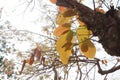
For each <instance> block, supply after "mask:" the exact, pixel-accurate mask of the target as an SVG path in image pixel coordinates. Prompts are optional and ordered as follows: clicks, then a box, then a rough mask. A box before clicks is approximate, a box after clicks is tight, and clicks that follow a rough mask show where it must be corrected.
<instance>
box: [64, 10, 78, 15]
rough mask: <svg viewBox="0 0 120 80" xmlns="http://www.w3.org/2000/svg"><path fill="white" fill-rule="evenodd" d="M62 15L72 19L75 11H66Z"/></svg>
mask: <svg viewBox="0 0 120 80" xmlns="http://www.w3.org/2000/svg"><path fill="white" fill-rule="evenodd" d="M62 14H63V16H64V17H72V16H75V15H76V14H77V11H76V10H74V9H66V10H65V11H64V12H63V13H62Z"/></svg>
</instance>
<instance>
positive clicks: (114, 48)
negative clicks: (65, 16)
mask: <svg viewBox="0 0 120 80" xmlns="http://www.w3.org/2000/svg"><path fill="white" fill-rule="evenodd" d="M56 5H58V6H64V7H68V8H73V9H76V10H77V11H78V12H79V13H80V14H79V19H80V20H81V21H83V22H84V23H85V24H86V25H87V28H88V29H89V30H92V32H93V36H98V37H99V42H100V43H101V44H102V45H103V48H104V49H105V51H106V52H107V53H108V54H110V55H112V56H120V32H119V31H120V22H119V21H120V19H119V17H114V16H109V15H106V14H102V13H99V12H95V10H92V9H90V8H88V7H87V6H85V5H83V4H81V3H78V2H77V1H76V0H57V3H56Z"/></svg>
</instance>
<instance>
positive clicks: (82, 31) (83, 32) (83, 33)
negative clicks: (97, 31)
mask: <svg viewBox="0 0 120 80" xmlns="http://www.w3.org/2000/svg"><path fill="white" fill-rule="evenodd" d="M76 34H77V38H78V41H79V43H81V42H83V41H85V40H86V39H88V38H89V37H90V35H91V31H90V30H88V29H87V27H86V26H85V25H84V26H79V28H78V29H77V31H76Z"/></svg>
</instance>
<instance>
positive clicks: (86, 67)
mask: <svg viewBox="0 0 120 80" xmlns="http://www.w3.org/2000/svg"><path fill="white" fill-rule="evenodd" d="M42 1H43V0H41V1H40V0H31V1H27V0H26V1H25V2H24V3H28V4H27V7H26V8H25V9H24V11H23V12H24V14H25V13H26V11H27V10H29V9H30V10H31V12H32V11H33V10H34V9H36V8H38V6H39V7H40V9H37V10H40V13H42V15H41V16H40V19H39V20H38V22H41V21H43V22H44V20H45V21H46V23H44V24H45V25H46V24H47V26H44V27H42V26H41V27H42V31H41V33H36V32H32V31H29V30H24V29H23V30H19V29H17V28H15V27H14V25H12V23H11V22H10V21H8V20H6V21H2V19H1V21H0V22H1V23H0V25H1V27H0V32H1V33H0V35H1V36H0V39H1V40H0V43H1V46H0V47H1V49H0V74H1V76H0V79H8V80H9V79H14V80H31V79H36V80H46V79H48V80H71V79H72V80H89V79H92V80H98V77H99V78H100V80H101V79H103V80H113V79H114V80H117V79H119V78H120V77H119V76H120V75H119V74H118V73H119V72H120V49H119V47H120V43H119V42H120V36H119V35H120V32H119V30H120V27H119V26H120V22H119V20H120V12H119V11H120V10H119V6H118V5H119V0H117V1H116V2H117V4H115V5H114V4H113V3H115V2H114V1H113V0H108V1H107V0H91V3H92V4H91V5H93V8H90V7H88V6H87V5H85V4H84V2H85V1H86V0H48V1H46V2H48V3H49V4H51V5H49V6H47V5H48V3H46V5H43V4H42ZM36 2H37V3H38V4H37V3H36ZM43 2H44V1H43ZM44 4H45V2H44ZM22 5H23V4H22ZM36 5H38V6H37V7H36ZM51 6H56V8H55V9H53V8H52V7H51ZM31 7H32V8H31ZM105 7H107V8H108V10H107V11H106V10H104V9H105ZM41 8H42V9H41ZM3 9H4V8H3ZM16 10H17V9H16ZM43 10H45V11H43ZM1 13H2V10H1ZM29 13H30V12H29ZM1 17H2V16H1ZM36 20H37V19H36ZM43 22H42V23H43ZM33 27H34V26H33ZM22 44H24V45H27V44H28V46H29V48H28V49H26V50H25V51H24V50H23V51H22V50H18V49H17V48H16V46H17V45H18V46H19V47H23V46H24V45H22ZM99 46H101V48H102V50H103V51H105V52H106V53H104V52H103V51H102V50H101V49H100V48H99ZM99 49H100V50H99ZM100 51H101V52H100ZM101 54H102V55H103V56H104V57H101ZM96 55H97V56H96ZM110 73H111V74H110ZM111 75H116V76H115V77H110V76H111ZM109 77H110V78H109Z"/></svg>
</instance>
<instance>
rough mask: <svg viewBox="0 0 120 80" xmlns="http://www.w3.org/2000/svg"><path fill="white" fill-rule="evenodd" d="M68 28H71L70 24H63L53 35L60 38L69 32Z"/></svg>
mask: <svg viewBox="0 0 120 80" xmlns="http://www.w3.org/2000/svg"><path fill="white" fill-rule="evenodd" d="M70 26H71V23H65V24H63V25H61V26H58V27H57V28H56V29H55V30H54V32H53V34H54V35H55V36H60V35H62V34H64V33H65V32H67V31H69V30H70Z"/></svg>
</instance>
